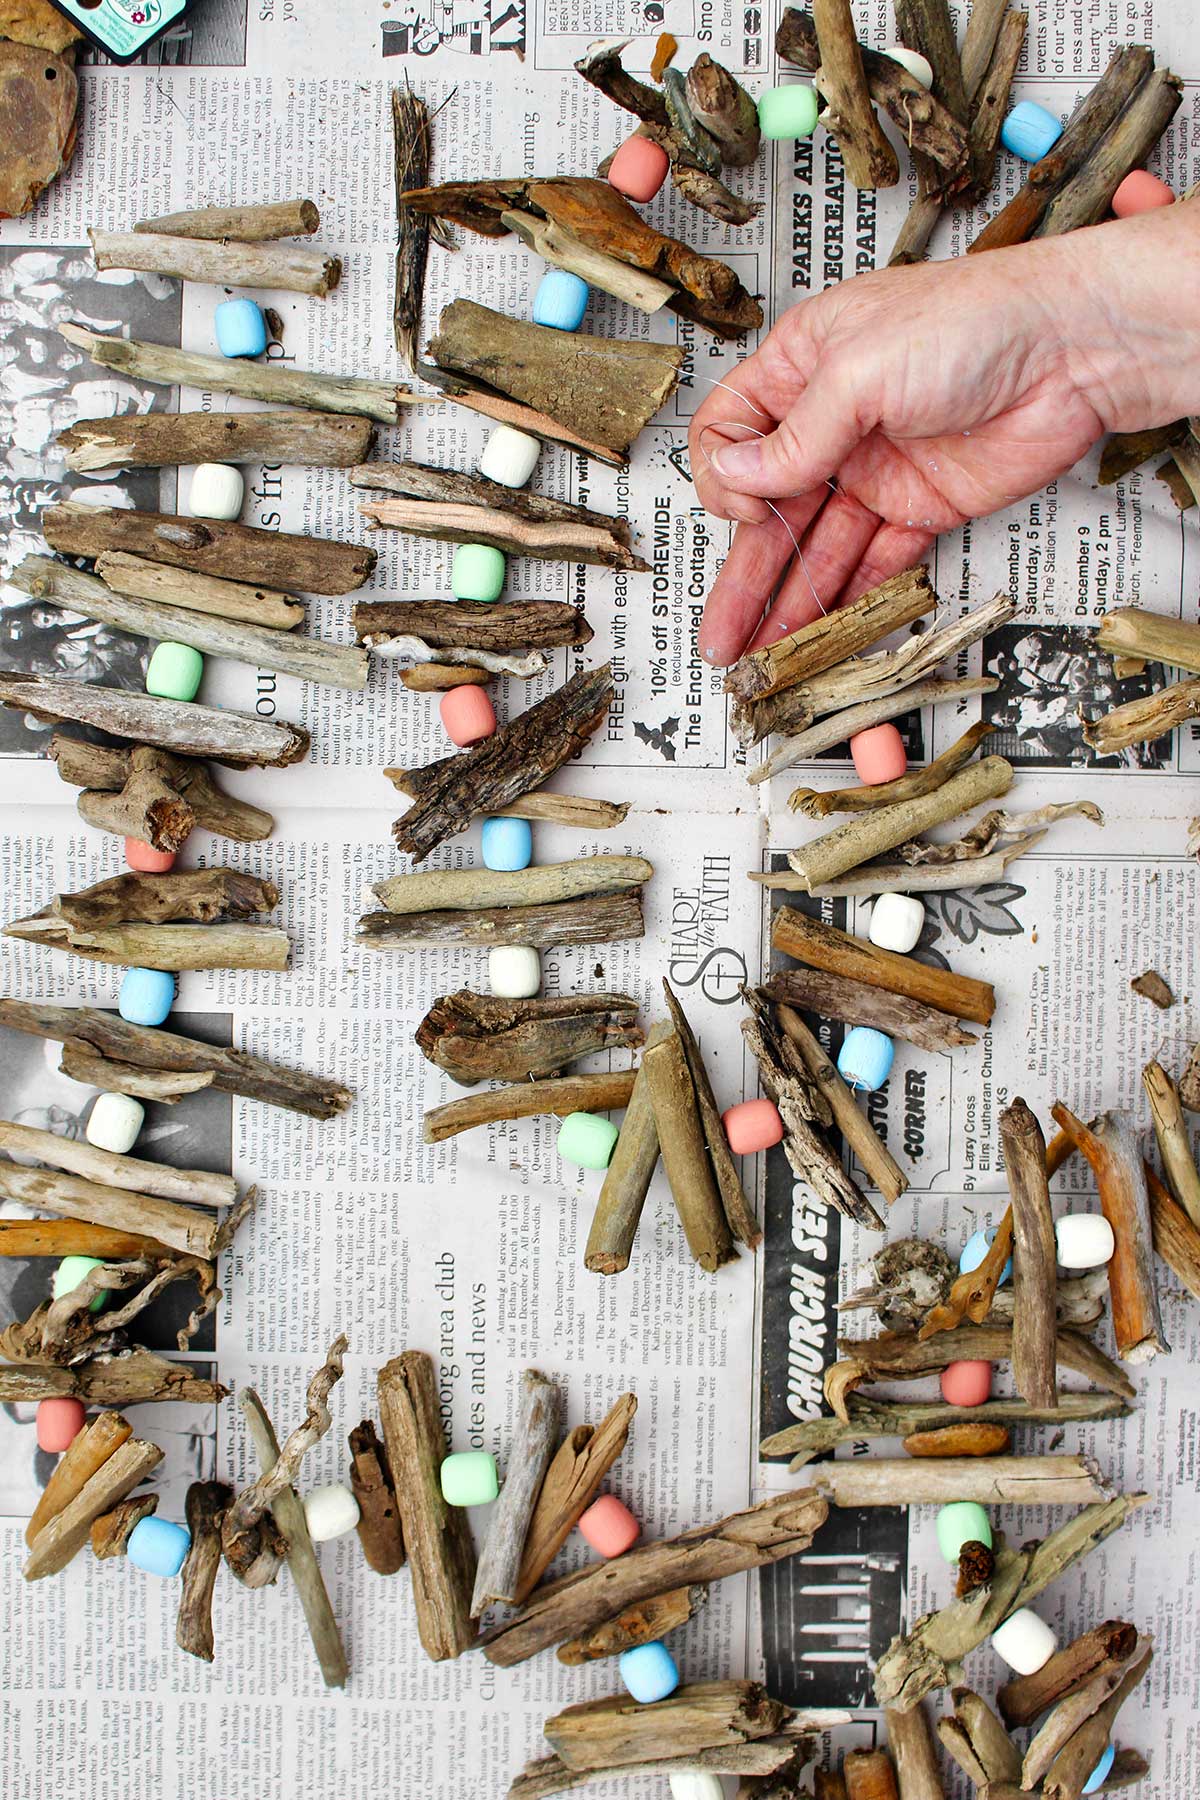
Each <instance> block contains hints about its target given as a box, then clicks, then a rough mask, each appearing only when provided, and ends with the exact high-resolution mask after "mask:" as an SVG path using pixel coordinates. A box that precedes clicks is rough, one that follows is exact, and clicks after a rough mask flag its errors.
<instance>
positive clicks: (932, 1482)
mask: <svg viewBox="0 0 1200 1800" xmlns="http://www.w3.org/2000/svg"><path fill="white" fill-rule="evenodd" d="M804 1481H805V1485H806V1486H811V1487H812V1488H814V1489H815V1490H816V1492H817V1493H818V1494H823V1495H824V1497H825V1498H826V1499H827V1500H828V1501H829V1504H830V1505H831V1506H945V1505H947V1504H948V1503H949V1502H951V1501H954V1500H975V1501H978V1502H979V1503H980V1504H981V1505H983V1506H1087V1505H1090V1504H1091V1503H1092V1502H1093V1501H1098V1500H1107V1499H1108V1498H1109V1496H1110V1495H1111V1493H1112V1487H1111V1484H1110V1483H1109V1482H1108V1481H1107V1480H1106V1479H1105V1478H1104V1477H1103V1476H1102V1475H1101V1474H1100V1471H1099V1469H1098V1468H1097V1467H1096V1464H1095V1463H1094V1462H1093V1461H1092V1459H1091V1457H1089V1456H957V1457H898V1458H896V1459H895V1460H892V1459H890V1458H885V1457H854V1458H847V1459H846V1460H845V1461H842V1460H838V1461H836V1462H822V1463H810V1464H809V1465H808V1467H807V1468H806V1469H805V1471H804Z"/></svg>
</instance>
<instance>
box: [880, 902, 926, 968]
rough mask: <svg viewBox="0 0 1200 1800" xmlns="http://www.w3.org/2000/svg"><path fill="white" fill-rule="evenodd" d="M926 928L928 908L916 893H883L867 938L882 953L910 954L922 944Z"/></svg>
mask: <svg viewBox="0 0 1200 1800" xmlns="http://www.w3.org/2000/svg"><path fill="white" fill-rule="evenodd" d="M924 929H925V907H924V904H923V903H922V902H921V901H920V900H918V899H917V898H916V897H915V895H913V894H880V896H879V898H878V900H876V902H875V904H874V906H873V907H872V908H871V923H870V925H869V926H868V927H867V936H868V937H869V938H870V940H871V942H872V943H873V944H878V946H879V948H880V949H881V950H898V951H899V952H900V954H901V955H902V956H903V955H906V954H907V953H908V951H910V950H912V949H915V948H916V946H917V945H918V944H919V943H920V941H921V933H922V931H923V930H924Z"/></svg>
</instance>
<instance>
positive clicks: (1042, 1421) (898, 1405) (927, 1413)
mask: <svg viewBox="0 0 1200 1800" xmlns="http://www.w3.org/2000/svg"><path fill="white" fill-rule="evenodd" d="M1129 1410H1130V1409H1129V1407H1128V1405H1127V1404H1126V1403H1125V1401H1123V1400H1120V1399H1115V1398H1113V1397H1112V1396H1110V1395H1108V1394H1060V1395H1059V1399H1058V1405H1057V1406H1055V1407H1050V1408H1046V1407H1033V1406H1029V1405H1027V1403H1026V1402H1025V1401H1024V1400H985V1401H984V1402H983V1404H982V1406H973V1407H972V1408H971V1420H972V1422H973V1423H976V1424H985V1425H990V1424H998V1425H1005V1426H1016V1427H1021V1426H1027V1425H1054V1426H1064V1425H1090V1424H1093V1423H1095V1422H1096V1421H1098V1420H1102V1419H1123V1418H1125V1417H1126V1416H1127V1415H1128V1413H1129ZM846 1411H847V1417H846V1419H844V1420H843V1419H836V1418H834V1419H804V1420H801V1421H800V1422H799V1423H797V1424H795V1425H787V1426H785V1427H784V1429H783V1430H782V1431H777V1432H775V1434H774V1435H773V1436H772V1437H768V1438H764V1439H763V1441H762V1443H761V1444H760V1446H759V1449H760V1451H761V1453H762V1454H763V1455H764V1456H794V1457H795V1458H796V1459H797V1461H796V1462H795V1463H794V1464H793V1467H799V1466H801V1464H800V1459H803V1461H804V1462H807V1461H809V1460H811V1458H812V1457H814V1456H820V1455H823V1454H827V1453H828V1452H829V1451H832V1450H835V1449H837V1447H838V1445H839V1444H847V1443H852V1442H853V1441H854V1440H855V1439H856V1438H863V1439H866V1438H891V1437H899V1438H903V1437H909V1436H911V1435H912V1434H914V1433H917V1432H928V1431H938V1430H941V1429H943V1428H944V1427H946V1426H950V1425H956V1424H960V1423H961V1422H962V1420H961V1412H962V1409H961V1408H955V1407H953V1406H948V1405H947V1404H946V1403H945V1401H942V1400H916V1401H883V1400H871V1399H869V1398H867V1397H865V1396H864V1395H861V1394H853V1395H851V1396H850V1398H849V1400H848V1401H847V1404H846Z"/></svg>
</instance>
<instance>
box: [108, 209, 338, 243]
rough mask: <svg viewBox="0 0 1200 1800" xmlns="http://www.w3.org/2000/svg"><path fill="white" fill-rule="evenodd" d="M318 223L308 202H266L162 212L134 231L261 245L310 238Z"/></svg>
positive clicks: (141, 220) (316, 212) (139, 221)
mask: <svg viewBox="0 0 1200 1800" xmlns="http://www.w3.org/2000/svg"><path fill="white" fill-rule="evenodd" d="M320 223H321V215H320V213H319V212H318V211H317V208H316V205H315V204H314V202H313V201H311V200H268V201H264V202H263V203H262V204H260V205H253V206H198V207H193V208H190V209H189V210H187V211H186V212H173V213H161V214H160V215H159V216H158V217H157V218H154V219H139V220H138V222H137V224H136V225H135V226H134V228H133V229H134V230H135V231H167V232H170V233H172V234H173V235H174V236H175V237H186V238H213V239H217V240H220V239H223V238H233V239H235V240H236V241H237V242H238V243H242V244H261V243H266V242H268V241H270V240H271V239H274V238H286V237H311V236H312V234H313V232H314V231H316V230H317V229H318V228H319V226H320Z"/></svg>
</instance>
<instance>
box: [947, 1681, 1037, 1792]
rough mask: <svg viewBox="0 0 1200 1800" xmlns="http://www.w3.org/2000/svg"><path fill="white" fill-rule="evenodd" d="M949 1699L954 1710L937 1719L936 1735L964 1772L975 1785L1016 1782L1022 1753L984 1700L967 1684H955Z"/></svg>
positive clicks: (983, 1785) (1018, 1777) (1019, 1771)
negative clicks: (951, 1700) (960, 1685)
mask: <svg viewBox="0 0 1200 1800" xmlns="http://www.w3.org/2000/svg"><path fill="white" fill-rule="evenodd" d="M952 1698H953V1701H954V1711H953V1713H946V1714H944V1715H943V1716H942V1717H941V1718H940V1719H939V1720H938V1722H937V1734H938V1737H939V1738H940V1739H941V1742H942V1746H943V1748H944V1749H945V1750H948V1751H949V1753H950V1755H951V1756H952V1757H953V1758H954V1760H955V1762H956V1763H957V1764H958V1766H959V1768H960V1769H961V1770H962V1771H963V1773H964V1774H965V1775H967V1776H969V1778H970V1779H971V1780H972V1781H973V1782H974V1783H975V1785H976V1787H986V1786H987V1784H988V1783H989V1782H1009V1783H1015V1782H1017V1781H1019V1780H1020V1775H1021V1752H1020V1751H1019V1750H1018V1749H1017V1746H1016V1745H1015V1744H1014V1743H1013V1741H1012V1739H1011V1738H1010V1737H1009V1735H1008V1733H1007V1731H1005V1729H1004V1727H1003V1725H1002V1724H1001V1723H1000V1721H999V1719H998V1718H997V1717H996V1715H995V1713H994V1712H993V1711H992V1709H991V1707H990V1706H989V1705H988V1703H987V1701H986V1700H983V1699H981V1698H980V1696H979V1695H978V1694H976V1693H974V1692H973V1691H972V1689H970V1688H968V1687H956V1688H955V1689H954V1690H953V1693H952Z"/></svg>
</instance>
